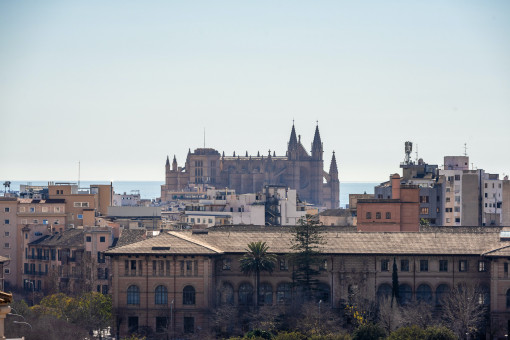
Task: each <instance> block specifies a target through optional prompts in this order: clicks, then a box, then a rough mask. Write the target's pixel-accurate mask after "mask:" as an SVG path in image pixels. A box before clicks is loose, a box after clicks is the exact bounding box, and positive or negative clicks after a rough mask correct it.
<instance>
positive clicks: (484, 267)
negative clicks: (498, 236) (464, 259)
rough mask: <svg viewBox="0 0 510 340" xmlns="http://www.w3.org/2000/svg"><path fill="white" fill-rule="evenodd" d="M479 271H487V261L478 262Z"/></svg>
mask: <svg viewBox="0 0 510 340" xmlns="http://www.w3.org/2000/svg"><path fill="white" fill-rule="evenodd" d="M478 271H479V272H486V271H487V264H486V263H485V261H478Z"/></svg>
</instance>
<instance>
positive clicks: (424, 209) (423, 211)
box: [420, 207, 429, 215]
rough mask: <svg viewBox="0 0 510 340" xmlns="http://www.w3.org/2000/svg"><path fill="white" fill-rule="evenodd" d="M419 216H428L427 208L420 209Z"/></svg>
mask: <svg viewBox="0 0 510 340" xmlns="http://www.w3.org/2000/svg"><path fill="white" fill-rule="evenodd" d="M420 214H421V215H428V214H429V208H427V207H422V208H420Z"/></svg>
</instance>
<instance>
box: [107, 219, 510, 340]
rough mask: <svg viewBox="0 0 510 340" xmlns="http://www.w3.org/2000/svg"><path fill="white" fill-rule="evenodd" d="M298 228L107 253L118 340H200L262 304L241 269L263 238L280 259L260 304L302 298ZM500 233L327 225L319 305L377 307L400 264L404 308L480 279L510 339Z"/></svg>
mask: <svg viewBox="0 0 510 340" xmlns="http://www.w3.org/2000/svg"><path fill="white" fill-rule="evenodd" d="M290 230H291V229H288V230H287V231H286V230H285V228H282V227H279V228H277V229H276V228H267V227H266V228H264V227H258V228H255V227H252V228H249V227H244V228H235V227H220V228H212V229H210V230H209V232H205V231H200V232H169V233H164V234H161V235H159V236H157V237H154V238H152V239H147V240H145V241H142V242H138V243H134V244H131V245H129V246H125V247H118V248H114V249H112V250H109V251H107V252H106V254H107V256H111V257H112V262H111V263H112V268H113V281H112V292H113V304H114V310H115V320H116V326H115V328H116V330H115V331H116V332H117V336H119V335H120V336H122V335H125V334H128V333H129V332H134V331H136V330H138V331H140V330H144V331H145V332H147V333H148V334H152V335H155V336H156V337H157V336H158V335H159V336H160V337H161V338H166V337H167V336H182V335H183V334H186V333H195V335H198V336H199V334H200V332H205V331H206V330H207V329H208V328H209V327H210V326H211V324H210V320H211V318H210V317H211V312H212V311H214V310H215V309H216V308H218V307H220V306H223V305H232V306H235V308H236V310H238V311H241V310H243V309H245V308H247V309H249V308H250V306H253V305H254V304H255V301H257V300H256V299H255V295H254V294H256V287H255V278H254V276H253V275H252V276H246V275H244V274H243V273H242V272H241V270H240V265H239V259H240V258H241V257H242V255H243V254H244V253H245V250H244V249H245V248H246V245H247V244H248V243H249V242H251V241H255V240H262V241H265V242H267V244H268V246H269V250H270V251H271V252H272V253H274V254H275V255H277V263H276V267H275V270H274V271H273V273H272V274H269V273H266V272H263V273H261V276H260V286H259V287H260V294H259V297H258V302H259V304H260V305H275V304H286V303H290V301H291V300H293V299H296V298H299V294H297V293H296V292H295V291H294V290H293V289H292V286H291V283H292V271H293V268H292V264H291V263H289V262H288V258H287V257H286V254H288V253H289V252H290V245H291V239H292V232H291V231H290ZM499 230H500V229H490V230H487V231H482V230H481V229H476V230H475V229H470V228H467V229H466V230H463V231H452V230H441V231H440V230H436V229H434V228H432V229H430V230H429V231H426V232H425V231H424V232H420V233H402V232H396V233H368V232H348V231H347V232H342V231H338V229H337V228H330V229H327V228H326V229H325V232H326V234H325V237H326V239H327V243H326V245H324V248H323V254H324V261H323V262H322V264H321V265H320V266H319V267H318V268H319V270H320V274H319V276H318V279H319V285H318V290H317V295H316V298H317V301H318V300H319V299H321V300H322V301H323V302H324V303H325V304H327V305H328V306H330V307H332V308H343V307H344V306H345V304H346V303H349V302H350V301H351V300H352V299H353V298H355V297H356V295H358V294H359V295H360V296H362V297H363V298H366V299H369V300H373V301H376V300H377V299H378V298H381V297H384V296H387V295H388V294H391V284H392V264H393V261H395V262H396V264H397V268H398V275H399V283H400V296H401V302H402V303H404V304H406V303H410V302H413V301H425V302H427V303H430V304H432V305H434V306H440V305H441V304H442V298H443V297H445V296H446V294H448V292H449V291H450V290H451V289H453V288H454V287H456V286H457V285H459V284H461V283H467V284H469V283H476V284H477V285H478V286H479V287H480V288H481V290H480V292H481V293H480V298H479V303H483V304H487V305H490V311H491V327H492V326H493V325H495V324H496V323H498V324H504V327H501V328H498V327H492V330H493V331H494V332H495V333H493V334H494V335H500V336H502V335H504V334H507V333H506V332H507V331H508V330H507V328H506V327H507V326H506V325H507V323H508V322H509V320H510V304H509V302H508V301H510V298H509V297H510V279H509V278H508V266H509V263H510V261H509V260H508V258H509V257H510V251H508V250H507V249H508V248H509V247H510V239H505V238H503V236H501V235H502V234H501V235H500V233H499V232H498V231H499ZM491 249H494V250H491ZM163 326H164V327H163ZM497 332H499V333H497Z"/></svg>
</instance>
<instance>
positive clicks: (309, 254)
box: [290, 215, 326, 301]
mask: <svg viewBox="0 0 510 340" xmlns="http://www.w3.org/2000/svg"><path fill="white" fill-rule="evenodd" d="M321 227H322V226H321V224H320V223H319V222H318V221H317V220H315V219H313V217H312V216H311V215H306V218H305V219H301V220H300V221H299V224H298V225H297V226H296V227H295V229H294V233H295V235H294V240H293V241H292V247H291V249H292V250H293V251H294V252H293V253H291V254H290V259H291V261H292V264H293V275H292V276H293V281H294V285H295V286H296V287H297V288H299V289H302V291H303V293H304V298H305V300H307V301H310V300H311V299H312V296H313V293H314V291H315V290H316V289H317V285H318V283H319V280H318V279H317V278H316V277H317V276H318V275H319V274H320V272H319V266H320V264H321V262H322V261H323V256H322V255H321V246H322V245H323V244H325V243H326V242H325V240H324V236H323V235H322V230H321V229H322V228H321Z"/></svg>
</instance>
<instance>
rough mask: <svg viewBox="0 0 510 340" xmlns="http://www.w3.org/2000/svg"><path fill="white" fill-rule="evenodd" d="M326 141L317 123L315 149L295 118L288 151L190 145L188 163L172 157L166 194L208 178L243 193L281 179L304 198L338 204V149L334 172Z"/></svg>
mask: <svg viewBox="0 0 510 340" xmlns="http://www.w3.org/2000/svg"><path fill="white" fill-rule="evenodd" d="M323 153H324V152H323V145H322V141H321V136H320V133H319V126H318V125H317V126H316V128H315V135H314V137H313V143H312V149H311V153H308V152H307V151H306V149H305V148H304V146H303V145H302V144H301V136H299V138H297V137H296V130H295V128H294V124H293V125H292V130H291V133H290V139H289V142H288V146H287V153H286V155H285V156H277V155H276V153H274V152H273V154H272V155H271V151H269V153H268V154H267V155H265V156H264V155H260V154H257V155H256V156H251V155H248V153H246V154H245V155H244V156H242V155H236V154H235V152H234V154H233V155H232V156H225V152H223V154H220V153H219V152H218V151H216V150H215V149H211V148H199V149H195V151H194V152H191V150H189V151H188V156H187V158H186V163H185V165H184V167H180V166H178V165H177V160H176V158H175V156H174V159H173V162H172V164H171V165H170V159H169V158H168V157H167V160H166V166H165V184H164V185H162V186H161V200H162V201H169V200H170V197H171V196H170V195H171V193H172V192H176V191H183V190H186V189H187V188H189V187H190V186H197V185H200V184H205V185H208V186H211V187H215V188H229V189H235V191H236V193H238V194H245V193H257V192H261V191H262V190H263V189H264V186H266V185H282V186H286V187H289V188H291V189H296V190H297V192H298V195H299V199H300V200H301V201H304V202H308V203H311V204H314V205H316V206H321V207H326V208H328V209H332V208H338V207H339V203H340V182H339V180H338V168H337V165H336V158H335V152H333V155H332V158H331V163H330V166H329V172H326V171H324V160H323Z"/></svg>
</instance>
